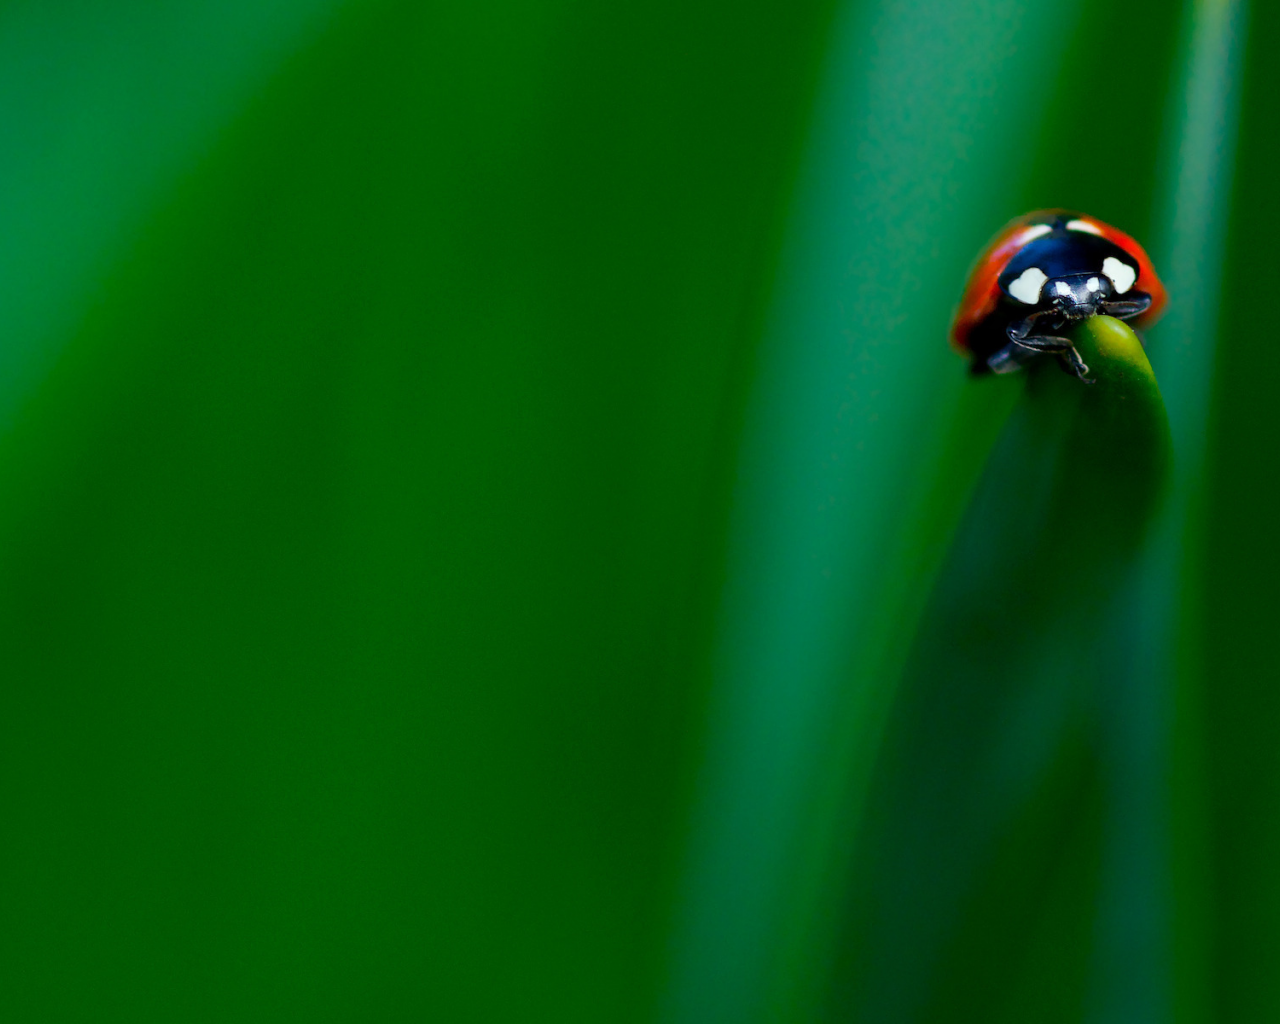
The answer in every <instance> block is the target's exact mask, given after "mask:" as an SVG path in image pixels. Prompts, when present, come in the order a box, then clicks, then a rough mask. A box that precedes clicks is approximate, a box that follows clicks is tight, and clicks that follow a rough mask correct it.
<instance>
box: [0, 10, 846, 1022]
mask: <svg viewBox="0 0 1280 1024" xmlns="http://www.w3.org/2000/svg"><path fill="white" fill-rule="evenodd" d="M250 6H253V5H246V4H232V5H230V8H243V9H244V10H243V11H241V12H240V15H239V16H243V17H246V18H247V17H248V14H247V13H246V12H248V9H249V7H250ZM136 8H137V5H136V4H111V5H107V6H104V7H102V8H101V9H100V10H99V11H98V12H97V13H96V14H95V18H97V19H100V21H95V22H94V25H95V26H98V27H95V28H92V29H85V31H86V33H87V36H88V39H89V40H90V41H93V40H95V39H98V38H100V37H102V36H104V35H106V36H110V35H111V34H112V33H120V34H129V33H132V32H134V31H144V30H143V29H137V28H136V27H135V22H134V20H133V19H134V18H135V17H137V16H138V12H137V9H136ZM230 8H228V10H227V13H226V15H225V16H226V18H227V19H228V22H227V24H228V25H230V24H232V23H233V20H234V18H235V17H237V15H233V13H232V12H231V10H230ZM174 9H175V10H194V9H192V8H184V7H182V6H181V5H179V6H178V7H176V8H174ZM28 16H29V18H30V19H31V21H32V23H33V24H36V25H38V26H40V27H42V29H43V30H44V31H46V32H47V33H48V34H49V35H50V36H55V37H56V32H57V26H58V25H60V24H62V19H61V15H60V14H59V13H58V11H56V10H54V9H52V8H49V9H48V10H47V12H46V15H45V17H47V18H49V19H52V20H51V21H50V22H48V23H44V22H42V21H41V20H40V19H41V15H40V14H39V12H38V11H36V10H35V9H34V8H33V9H32V10H31V11H29V12H28ZM825 16H826V5H825V3H814V4H801V5H799V6H795V5H792V6H791V7H790V8H788V13H787V16H786V18H785V19H782V20H781V21H780V20H779V18H778V11H777V9H776V8H775V7H773V6H771V5H769V6H766V5H755V6H752V5H748V6H746V7H744V6H742V5H741V4H733V5H729V4H711V5H707V4H703V5H701V6H699V7H697V8H696V9H692V10H690V9H687V8H686V7H685V6H683V5H679V6H678V5H676V4H674V3H665V4H658V5H656V6H655V5H647V6H646V7H645V8H644V9H640V8H633V7H616V6H597V7H583V6H582V5H577V4H568V3H540V4H535V5H519V4H509V3H480V4H471V5H461V6H456V5H455V6H452V7H447V8H446V7H442V6H440V5H427V6H423V5H420V4H414V3H407V2H406V3H382V2H379V3H352V4H348V5H346V7H345V8H344V10H343V12H342V13H341V14H340V15H339V16H338V17H337V18H336V19H335V20H333V21H332V22H331V23H329V24H327V25H326V26H325V28H324V31H323V32H322V33H321V34H320V35H319V36H318V37H316V38H315V39H314V40H313V41H312V43H311V44H310V45H308V46H307V47H306V48H305V49H304V51H303V52H301V53H300V54H297V55H294V56H290V57H288V58H287V59H284V58H282V56H281V51H280V50H277V51H275V58H274V62H273V63H272V64H271V66H270V68H269V73H266V74H259V75H258V77H256V78H255V79H254V80H253V84H252V85H250V86H249V87H248V88H246V89H244V90H242V91H238V92H237V91H233V94H234V98H235V102H234V103H233V104H232V105H233V106H234V107H235V110H234V111H233V113H234V117H228V114H227V111H226V110H225V108H223V109H222V111H221V113H222V117H221V119H214V120H216V121H217V130H216V131H214V132H213V133H212V134H213V136H214V144H213V146H212V148H211V149H210V148H209V146H210V141H211V140H210V138H209V137H207V136H202V140H203V141H202V142H201V144H200V146H202V147H203V149H202V150H201V158H200V159H199V161H198V162H195V163H193V162H192V161H191V159H190V157H189V156H188V155H186V154H187V150H186V149H185V147H186V146H187V145H189V144H191V137H190V136H189V135H185V134H183V133H177V134H176V135H175V136H174V137H173V138H171V139H168V140H167V141H168V146H169V147H171V148H168V147H166V145H165V142H166V138H167V137H166V136H165V134H164V132H163V131H158V130H157V131H150V130H149V131H148V132H145V133H143V134H144V135H145V137H146V138H147V139H148V140H149V141H150V142H151V144H153V145H154V146H156V147H158V148H159V149H160V150H161V152H160V153H159V154H158V155H157V158H159V157H161V156H162V157H163V161H164V162H166V166H178V167H180V168H181V172H182V173H181V174H180V178H181V182H180V186H179V187H177V193H178V194H177V195H176V197H175V195H174V186H173V185H172V184H171V182H172V177H170V176H166V175H165V174H161V173H159V172H156V173H154V174H149V175H148V176H143V177H142V178H140V180H139V181H137V182H134V183H132V184H133V186H134V187H133V190H132V191H130V192H129V194H128V196H126V195H125V191H126V190H124V188H123V186H120V187H119V188H117V187H116V186H115V185H113V186H112V187H111V188H110V189H109V190H108V191H109V192H110V195H111V197H112V198H113V199H116V200H119V201H120V202H121V203H125V202H126V200H128V202H129V203H132V204H133V205H132V206H131V207H130V210H131V211H132V213H131V216H134V217H135V218H136V219H140V220H144V221H145V222H146V224H147V227H146V230H145V232H141V233H139V232H135V231H129V230H124V229H121V230H120V231H117V232H116V233H114V234H112V233H111V232H109V231H107V230H106V229H105V228H103V226H102V224H101V223H100V222H99V221H98V220H95V219H87V220H85V221H84V222H83V223H80V222H76V221H73V222H72V223H70V224H69V225H61V227H62V228H63V229H65V233H64V234H63V235H61V236H59V237H60V242H59V245H60V246H61V247H63V248H65V249H67V250H68V251H72V252H73V254H74V255H75V256H76V257H77V258H79V257H80V256H81V253H80V252H79V250H78V249H77V248H76V247H77V246H78V245H81V244H83V246H84V247H85V248H86V249H92V250H93V251H94V252H95V253H96V254H97V255H96V256H95V257H94V259H95V260H97V261H98V264H99V265H100V264H101V263H108V264H110V266H111V272H110V274H109V275H106V277H105V281H103V280H101V279H100V278H99V277H98V276H96V275H89V276H88V278H86V276H85V275H83V274H79V273H69V274H67V275H66V276H62V277H60V276H58V275H55V274H53V273H51V272H49V271H48V270H47V268H46V269H44V270H39V269H37V271H36V272H37V274H38V276H39V280H40V281H41V282H42V283H43V285H44V287H46V288H48V289H49V290H50V292H51V293H52V298H51V300H50V301H51V302H53V303H54V304H65V306H66V307H67V308H74V309H77V310H80V311H81V312H80V313H78V314H77V315H76V316H75V317H74V318H73V319H74V322H75V323H76V324H78V325H79V326H76V327H74V328H73V329H72V330H71V336H70V337H69V338H67V339H66V340H65V344H64V347H63V350H62V351H61V353H60V354H59V356H58V359H57V362H56V366H55V368H54V370H53V372H52V373H45V374H38V375H37V378H38V380H39V387H38V388H37V389H35V390H34V393H32V392H31V388H30V387H29V385H24V387H23V389H22V391H23V394H24V395H26V396H27V397H26V399H25V401H23V403H22V404H21V407H20V409H19V411H18V413H17V415H16V416H15V420H16V425H13V426H12V427H11V429H9V430H7V431H6V432H5V433H4V435H3V438H2V440H0V481H2V486H3V492H4V494H5V495H6V499H5V501H4V502H3V503H2V504H0V601H2V602H3V609H4V612H3V616H0V654H2V656H3V657H2V659H0V660H2V662H3V664H4V666H5V674H6V681H7V683H8V685H7V686H6V691H5V698H6V704H5V708H4V713H3V715H0V721H2V723H3V725H2V726H0V728H2V730H3V735H2V736H0V751H3V754H2V755H0V756H2V757H3V763H4V770H3V780H4V786H5V790H4V811H5V813H4V817H5V821H6V833H7V835H8V836H9V837H10V840H9V841H7V842H6V843H5V844H4V850H3V862H2V866H3V874H4V877H5V879H6V883H5V886H4V896H3V899H4V901H5V917H4V919H5V921H6V927H5V928H4V930H3V931H4V946H3V956H2V957H0V960H2V962H3V967H2V968H0V972H2V975H3V988H4V990H5V992H6V1008H7V1011H8V1013H9V1015H10V1016H12V1017H13V1019H15V1020H33V1021H34V1020H40V1021H60V1020H67V1021H86V1020H93V1021H112V1020H125V1021H129V1022H131V1024H133V1022H137V1021H142V1020H160V1021H204V1020H208V1021H226V1020H229V1019H237V1020H284V1019H289V1020H294V1019H303V1020H314V1021H324V1020H379V1021H396V1020H423V1019H433V1020H442V1021H468V1020H475V1021H495V1020H497V1021H500V1020H512V1021H514V1020H554V1021H559V1022H563V1021H575V1020H576V1021H590V1022H598V1021H626V1020H641V1019H646V1018H647V1017H648V1016H649V1015H650V1013H651V1011H652V1005H653V1002H654V1000H655V998H656V991H655V990H656V987H657V985H658V980H659V972H660V967H661V957H662V954H663V952H664V947H665V942H666V930H665V929H666V925H667V918H668V916H669V898H668V888H669V885H670V878H671V875H672V873H673V870H674V862H675V860H676V857H677V855H678V851H679V835H680V830H681V828H682V826H683V820H684V810H685V805H684V799H685V793H686V790H687V782H686V781H685V776H686V772H687V764H688V761H689V758H690V748H691V745H692V744H693V743H694V742H696V736H697V735H698V732H697V730H698V725H699V722H700V720H701V713H702V697H703V689H702V686H701V683H700V679H699V670H700V660H699V651H700V650H701V648H702V645H703V643H704V641H703V639H702V633H701V631H702V630H703V629H705V626H704V622H705V620H706V619H707V618H708V612H707V610H706V603H707V602H708V600H709V599H710V595H711V593H712V592H713V586H714V580H715V578H716V574H717V570H718V566H719V562H720V558H721V555H720V552H721V550H722V547H723V543H722V541H721V539H720V536H719V529H718V525H717V524H718V519H717V516H716V513H715V509H716V507H717V503H718V499H717V494H716V484H715V474H716V472H717V470H716V466H717V459H718V457H719V454H718V453H719V451H720V449H721V446H723V445H725V444H727V443H728V442H727V440H726V439H725V437H724V436H723V433H722V431H723V430H724V419H723V418H724V416H725V410H726V409H727V408H730V407H731V404H732V401H733V387H734V384H733V382H734V380H735V377H736V375H737V373H738V372H739V371H738V369H737V366H738V364H739V362H740V361H741V360H742V358H743V355H744V348H745V346H746V340H745V337H746V332H747V331H748V329H749V325H750V324H751V322H752V319H753V316H754V312H753V310H754V307H755V305H756V303H757V301H758V300H757V298H756V293H757V290H758V288H759V281H760V280H761V279H762V277H763V276H764V274H765V268H766V267H767V265H768V263H769V262H770V260H771V258H772V255H771V254H772V236H773V233H774V232H775V231H776V222H777V219H778V215H777V212H776V211H777V208H778V205H779V202H780V195H781V193H782V190H783V188H784V182H785V180H786V176H787V174H788V171H789V167H790V164H791V162H792V157H791V156H790V154H791V152H792V149H793V148H794V146H795V145H796V143H797V141H798V139H799V138H800V127H799V124H800V120H801V118H802V117H803V115H804V111H805V109H806V104H807V98H808V92H809V89H810V83H811V80H812V77H813V72H812V70H811V62H812V54H813V51H814V49H815V47H816V45H817V41H818V39H819V36H820V33H821V31H822V27H823V22H824V18H825ZM729 23H732V25H733V30H732V31H731V32H727V33H726V32H725V30H724V27H725V25H726V24H729ZM197 28H198V26H197V25H186V26H185V27H183V28H182V29H180V30H178V32H179V35H182V33H190V34H189V35H182V40H181V41H182V42H183V43H184V44H186V45H188V46H190V47H194V48H197V49H198V48H199V45H200V42H201V37H200V35H199V33H198V31H197ZM163 42H164V40H163V37H162V38H161V41H160V42H154V41H148V42H141V43H139V44H138V45H139V47H140V48H141V49H142V50H143V52H144V53H146V54H147V55H149V56H151V57H153V58H154V59H155V60H156V62H157V63H158V64H160V65H162V66H164V67H165V70H164V71H163V72H156V74H155V80H154V82H153V83H152V84H151V86H150V87H151V88H154V89H156V90H165V89H170V88H172V89H177V88H178V86H177V84H175V83H177V82H178V81H179V80H181V81H182V82H188V83H194V84H189V86H188V87H189V89H190V90H191V91H193V92H194V93H196V94H197V95H201V93H200V90H201V89H206V90H210V91H213V90H216V89H217V88H220V87H221V86H222V85H224V84H225V82H224V81H223V77H221V76H228V77H230V76H233V74H235V73H238V72H237V71H236V68H235V67H233V63H234V62H233V61H232V58H227V57H224V58H217V57H211V58H209V63H208V64H203V63H201V62H199V61H194V62H192V63H190V64H188V63H184V64H183V65H182V66H181V67H169V66H167V65H166V64H165V62H164V61H163V60H161V58H160V56H159V55H157V54H155V53H153V50H152V48H153V47H158V46H161V45H163ZM256 42H257V41H256V40H254V41H252V43H253V44H254V45H256ZM8 45H9V46H10V47H11V48H16V49H21V47H22V45H23V44H22V41H21V40H19V39H15V38H10V39H9V40H8ZM30 45H31V50H30V52H29V54H28V64H29V65H32V66H38V65H39V63H40V61H41V60H42V59H43V58H44V57H45V55H46V54H47V53H49V52H50V49H49V48H50V47H54V45H55V44H54V42H53V41H51V40H49V39H46V38H45V37H44V36H42V37H41V38H40V39H39V40H37V41H35V42H33V43H31V44H30ZM252 49H253V45H251V41H245V42H244V43H243V44H242V46H241V48H240V49H238V50H236V51H235V53H234V54H233V56H234V57H235V58H243V59H246V60H247V58H248V54H249V52H250V51H251V50H252ZM286 49H287V48H286ZM180 51H181V47H178V49H177V50H175V55H176V53H178V52H180ZM0 52H3V47H0ZM175 59H176V56H175ZM95 67H96V65H95ZM99 70H101V69H99ZM132 70H133V69H132V68H124V67H122V68H121V69H120V71H119V74H120V75H121V76H127V75H129V74H131V73H132ZM103 74H106V72H105V71H104V72H103ZM188 74H190V75H191V78H190V79H187V78H184V77H183V76H185V75H188ZM107 77H110V76H109V75H107ZM45 84H46V85H48V84H49V83H45ZM62 84H63V86H64V87H65V88H66V89H68V90H69V91H71V93H72V95H71V96H70V97H69V98H68V99H67V101H66V107H67V108H68V110H69V111H71V112H78V111H90V110H92V109H93V103H94V101H95V98H97V90H98V87H99V79H98V78H97V77H95V76H94V75H91V74H88V73H87V72H86V73H85V74H84V75H83V76H76V75H70V76H69V77H68V78H67V79H66V80H65V81H64V82H63V83H62ZM193 113H194V111H193ZM71 116H72V114H71V113H66V114H64V115H63V118H64V119H69V118H71ZM227 120H232V121H233V122H234V123H233V124H231V125H229V126H228V125H227V123H226V122H227ZM202 123H205V124H206V125H207V123H208V122H207V121H206V122H202ZM48 130H49V131H50V133H51V135H52V134H53V133H54V132H55V131H66V132H70V131H71V129H70V128H69V127H67V126H65V125H63V124H62V122H61V121H59V123H58V127H57V128H50V129H48ZM57 137H61V136H57ZM138 138H139V136H138V134H137V133H129V132H124V133H123V134H122V135H121V136H120V137H119V138H118V139H117V138H113V137H111V136H110V134H109V133H107V137H106V138H100V139H98V140H97V144H98V145H99V146H100V147H101V149H93V148H88V149H82V148H79V147H76V148H75V152H76V153H77V154H78V155H79V157H80V159H82V160H84V161H85V162H86V163H85V165H84V167H82V168H80V169H79V173H80V174H81V175H83V177H84V179H85V180H88V179H90V178H92V177H93V175H94V174H95V173H104V174H105V173H107V172H108V171H111V170H112V168H120V167H126V168H134V167H135V166H136V165H137V164H138V163H139V162H145V161H142V160H141V157H140V156H139V154H138V153H137V152H134V151H133V150H132V149H131V147H133V146H135V145H136V144H137V143H138ZM115 146H119V147H121V150H120V151H117V150H116V149H115V148H114V147H115ZM197 148H198V149H199V148H200V147H197ZM118 173H119V174H120V175H123V176H127V175H126V174H125V172H124V171H119V172H118ZM77 180H79V179H77ZM113 180H114V179H113ZM82 184H83V183H82ZM117 184H118V183H117ZM51 194H55V193H53V192H51ZM44 215H45V216H48V211H47V209H46V210H45V211H44ZM120 216H121V217H123V214H121V215H120ZM36 222H37V224H39V223H40V222H41V220H40V218H39V216H38V217H37V221H36ZM113 223H114V222H113ZM77 229H78V230H77ZM139 234H141V239H140V240H138V238H137V236H138V235H139ZM27 237H28V236H23V238H24V239H25V238H27ZM122 238H123V239H124V240H123V241H122V240H121V239H122ZM22 244H25V242H24V243H22ZM9 258H10V259H11V260H16V259H19V258H20V253H15V252H10V254H9ZM86 282H87V283H86Z"/></svg>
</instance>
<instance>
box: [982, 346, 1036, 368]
mask: <svg viewBox="0 0 1280 1024" xmlns="http://www.w3.org/2000/svg"><path fill="white" fill-rule="evenodd" d="M1038 355H1040V353H1039V352H1038V351H1037V350H1035V349H1032V348H1026V347H1024V346H1021V345H1018V344H1017V343H1016V342H1012V341H1011V342H1009V344H1007V345H1006V346H1005V347H1004V348H1002V349H1000V351H998V352H993V353H992V354H991V355H990V356H988V357H987V367H988V369H990V370H991V372H992V373H1015V372H1017V371H1018V370H1021V369H1022V368H1023V367H1024V366H1026V365H1027V363H1029V362H1031V361H1032V360H1033V359H1035V358H1036V356H1038Z"/></svg>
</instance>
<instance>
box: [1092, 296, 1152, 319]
mask: <svg viewBox="0 0 1280 1024" xmlns="http://www.w3.org/2000/svg"><path fill="white" fill-rule="evenodd" d="M1150 308H1151V296H1150V295H1148V294H1147V293H1146V292H1134V293H1133V294H1132V295H1130V296H1128V297H1127V298H1123V299H1114V300H1111V301H1109V302H1104V303H1102V304H1101V309H1102V312H1104V313H1106V314H1107V316H1113V317H1115V318H1116V319H1117V320H1128V319H1129V318H1130V317H1135V316H1137V315H1138V314H1140V313H1145V312H1146V311H1147V310H1148V309H1150Z"/></svg>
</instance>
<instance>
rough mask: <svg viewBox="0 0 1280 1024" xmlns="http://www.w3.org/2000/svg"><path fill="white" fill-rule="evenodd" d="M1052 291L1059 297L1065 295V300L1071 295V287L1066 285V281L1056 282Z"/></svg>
mask: <svg viewBox="0 0 1280 1024" xmlns="http://www.w3.org/2000/svg"><path fill="white" fill-rule="evenodd" d="M1053 289H1054V291H1056V292H1057V293H1058V294H1059V295H1065V296H1066V297H1067V298H1071V295H1072V291H1071V285H1069V284H1067V282H1066V281H1058V282H1057V283H1056V284H1054V286H1053Z"/></svg>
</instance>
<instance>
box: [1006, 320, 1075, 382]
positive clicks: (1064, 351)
mask: <svg viewBox="0 0 1280 1024" xmlns="http://www.w3.org/2000/svg"><path fill="white" fill-rule="evenodd" d="M1011 333H1012V332H1011ZM1011 345H1013V346H1014V347H1020V348H1025V349H1029V350H1030V351H1031V352H1035V353H1041V352H1043V353H1048V354H1051V355H1055V356H1057V357H1058V365H1059V366H1061V367H1062V368H1063V369H1064V370H1066V371H1067V372H1068V373H1071V374H1074V375H1075V376H1076V377H1078V378H1080V380H1082V381H1084V382H1085V383H1086V384H1092V383H1093V378H1092V377H1090V376H1089V367H1088V366H1087V365H1085V361H1084V360H1083V359H1081V358H1080V353H1079V352H1077V351H1076V347H1075V346H1074V345H1072V344H1071V341H1070V339H1068V338H1058V337H1054V336H1052V335H1038V336H1036V337H1032V338H1015V339H1014V340H1013V341H1012V342H1011Z"/></svg>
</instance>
